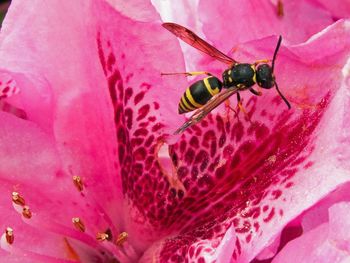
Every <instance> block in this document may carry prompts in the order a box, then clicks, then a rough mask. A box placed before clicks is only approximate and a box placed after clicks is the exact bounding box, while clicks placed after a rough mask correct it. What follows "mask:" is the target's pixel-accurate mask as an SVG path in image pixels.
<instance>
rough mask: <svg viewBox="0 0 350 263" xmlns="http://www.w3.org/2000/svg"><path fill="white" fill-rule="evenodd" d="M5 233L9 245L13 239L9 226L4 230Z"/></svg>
mask: <svg viewBox="0 0 350 263" xmlns="http://www.w3.org/2000/svg"><path fill="white" fill-rule="evenodd" d="M5 233H6V241H7V243H8V244H10V245H11V244H12V243H13V241H14V240H15V237H14V235H13V229H12V228H11V227H7V228H6V230H5Z"/></svg>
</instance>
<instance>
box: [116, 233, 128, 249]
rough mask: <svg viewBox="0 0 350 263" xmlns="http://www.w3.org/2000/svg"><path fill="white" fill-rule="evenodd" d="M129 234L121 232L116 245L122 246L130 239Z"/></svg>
mask: <svg viewBox="0 0 350 263" xmlns="http://www.w3.org/2000/svg"><path fill="white" fill-rule="evenodd" d="M128 236H129V235H128V233H126V232H121V233H120V234H119V235H118V238H117V240H116V241H115V243H116V245H117V246H122V245H123V244H124V243H125V241H126V240H127V239H128Z"/></svg>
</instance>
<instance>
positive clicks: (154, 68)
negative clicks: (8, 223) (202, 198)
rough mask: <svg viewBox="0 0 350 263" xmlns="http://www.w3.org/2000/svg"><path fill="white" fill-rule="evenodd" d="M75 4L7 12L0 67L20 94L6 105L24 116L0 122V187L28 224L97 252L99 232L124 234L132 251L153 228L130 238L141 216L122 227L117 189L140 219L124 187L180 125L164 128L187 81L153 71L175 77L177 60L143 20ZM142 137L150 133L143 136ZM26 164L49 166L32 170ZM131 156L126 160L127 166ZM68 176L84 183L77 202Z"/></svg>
mask: <svg viewBox="0 0 350 263" xmlns="http://www.w3.org/2000/svg"><path fill="white" fill-rule="evenodd" d="M83 2H84V3H80V2H79V1H78V2H74V3H73V2H69V3H68V2H65V3H62V2H59V3H58V2H57V3H55V2H53V3H50V5H48V4H47V3H43V2H42V1H32V2H31V3H30V4H29V3H27V2H26V3H24V2H20V1H18V2H17V1H13V3H12V6H11V9H10V11H9V13H8V16H7V19H6V21H5V23H4V27H3V31H2V38H1V39H2V41H1V49H0V52H1V55H2V57H3V59H2V68H4V69H5V70H6V72H8V73H9V74H10V75H11V76H12V77H13V78H14V79H15V80H16V82H17V84H18V87H19V88H20V90H21V93H20V94H18V95H16V96H13V97H14V98H13V100H12V98H11V100H12V101H8V102H9V103H11V104H10V105H11V107H18V108H19V109H21V110H23V111H24V112H25V115H26V118H25V119H26V120H27V121H21V120H19V119H18V120H16V118H15V117H14V116H12V118H15V119H14V121H13V123H12V121H8V120H7V119H8V118H10V116H7V115H6V114H5V113H2V114H5V115H4V118H7V119H6V123H8V125H10V127H7V126H6V127H5V126H2V128H3V129H4V131H3V132H4V134H5V135H6V136H7V137H3V138H4V144H5V145H6V149H10V150H11V151H10V152H3V153H2V155H3V156H6V158H7V159H6V165H4V166H3V167H2V169H3V176H4V177H2V180H4V178H8V180H9V182H8V186H9V187H11V186H12V185H14V184H15V183H17V182H18V184H19V185H20V186H21V187H20V190H21V194H23V196H24V197H25V199H26V200H29V203H30V205H31V207H32V209H33V211H34V212H35V213H36V217H34V216H33V218H32V219H30V220H29V221H27V223H29V224H31V225H33V226H35V227H41V228H43V229H44V230H45V231H49V232H53V233H56V234H58V235H61V236H68V237H70V238H72V239H76V240H80V241H81V242H83V243H84V242H85V243H86V244H88V245H89V246H91V247H90V249H91V248H94V247H99V245H98V244H96V241H95V235H96V233H97V232H98V231H105V230H106V229H108V228H110V229H111V230H112V232H113V234H115V235H114V237H115V238H116V237H117V235H118V233H119V232H121V231H124V230H127V231H128V232H129V233H130V234H129V237H130V242H131V243H132V244H133V245H134V244H135V246H136V247H139V249H140V250H141V249H144V246H146V245H147V242H149V237H148V233H151V232H152V231H153V228H152V227H149V228H147V231H146V232H143V233H140V232H133V225H134V224H135V222H133V220H135V221H137V224H138V223H139V222H140V217H141V216H137V217H135V218H133V220H132V221H130V220H129V216H130V215H131V214H132V213H131V212H128V210H126V211H124V210H123V209H124V203H123V200H122V194H123V193H122V185H121V181H123V184H124V185H123V191H124V194H125V196H127V197H128V198H129V200H130V201H131V202H130V203H131V204H133V203H134V202H135V206H136V205H138V206H139V207H136V208H135V209H134V210H137V209H140V212H141V213H146V212H147V209H143V207H142V205H141V206H140V204H141V202H139V200H140V199H142V198H144V194H141V195H140V196H137V195H135V191H134V188H133V185H134V184H135V187H136V185H137V184H143V182H137V183H136V182H135V183H134V181H136V180H137V179H138V178H139V177H141V176H140V170H139V169H138V167H139V165H143V164H144V159H142V156H143V154H144V153H145V154H146V157H145V158H146V159H148V160H149V159H151V160H152V162H153V160H155V159H156V158H155V155H156V153H155V152H154V148H155V147H156V146H157V145H158V144H159V142H161V141H163V140H164V139H165V136H163V135H162V136H160V134H164V133H165V134H166V133H167V132H166V131H167V130H169V129H170V131H173V130H174V129H175V128H176V127H177V126H178V125H179V124H180V120H178V122H173V123H169V126H168V127H165V125H164V123H165V120H169V119H170V118H171V117H172V116H174V115H175V114H176V109H177V101H175V102H174V101H173V94H175V91H176V89H175V86H178V87H179V88H180V87H183V86H185V85H186V82H185V80H183V79H180V78H178V79H177V78H173V79H172V78H166V79H164V78H161V76H160V72H162V71H165V72H169V71H173V69H174V68H176V69H182V68H183V61H182V59H181V52H179V51H178V49H176V48H174V46H176V42H175V41H173V40H170V39H169V38H168V33H167V32H165V30H164V29H163V28H162V27H161V26H160V24H159V23H144V22H143V20H147V19H148V18H149V17H148V18H147V15H145V16H144V15H141V16H140V17H138V19H140V20H142V22H138V21H135V20H132V19H130V18H129V17H125V16H124V15H125V14H130V9H128V8H126V9H123V8H122V10H121V13H122V14H121V13H118V12H116V11H115V10H114V9H113V8H112V7H111V6H110V5H109V4H106V3H104V1H94V2H91V3H88V2H87V1H83ZM144 6H148V7H150V5H143V7H144ZM21 10H22V11H21ZM23 10H26V12H23ZM146 13H147V12H145V14H146ZM150 13H152V11H151V10H150ZM123 14H124V15H123ZM130 15H132V14H130ZM63 18H64V19H63ZM29 23H30V25H31V27H30V28H27V27H26V25H28V24H29ZM115 25H118V26H115ZM125 28H127V29H128V30H127V31H126V30H125ZM178 58H180V59H178ZM169 61H172V63H169ZM181 71H183V69H182V70H181ZM176 94H177V92H176ZM159 97H162V98H166V100H160V99H159ZM41 101H42V103H40V102H41ZM111 101H112V103H113V105H112V104H111ZM111 106H113V107H111ZM42 115H44V117H42ZM15 116H17V115H16V114H15ZM113 119H114V122H113ZM11 125H13V127H12V126H11ZM27 126H28V127H27ZM12 130H15V132H12ZM148 130H150V131H152V133H150V134H148V136H145V135H144V131H147V132H148ZM10 131H11V132H10ZM137 139H141V140H142V141H143V142H145V143H144V145H143V146H139V144H140V143H139V142H138V143H137ZM42 140H43V141H44V142H43V143H41V141H42ZM116 141H117V144H116V143H115V142H116ZM135 142H136V144H135ZM28 145H29V146H30V147H29V146H28ZM41 147H42V148H41ZM31 151H32V152H31ZM47 151H49V153H50V154H48V153H47ZM124 151H126V152H124ZM18 152H19V153H21V155H19V156H17V155H16V154H17V153H18ZM37 153H39V155H38V154H37ZM40 154H42V155H43V157H42V156H41V155H40ZM28 156H35V160H37V161H40V162H43V161H46V160H47V162H48V163H46V162H44V163H42V166H40V167H37V163H35V162H34V163H30V162H29V161H28ZM131 156H134V157H135V159H133V163H130V162H129V164H128V160H130V158H131ZM140 156H141V159H140ZM147 157H148V158H147ZM42 158H43V159H42ZM11 160H13V162H11ZM19 163H21V165H18V164H19ZM154 163H155V166H156V162H155V161H154ZM34 165H35V167H34ZM34 168H36V170H35V171H34ZM39 168H40V169H42V170H43V171H41V170H40V169H39ZM148 169H150V168H148ZM73 175H79V176H81V177H82V178H83V181H84V185H85V188H84V191H83V194H80V193H79V192H78V191H77V190H76V189H75V187H74V185H73V182H72V176H73ZM120 175H121V176H120ZM155 176H159V175H155ZM144 178H147V176H144ZM121 179H122V180H121ZM37 188H39V190H38V189H37ZM33 189H36V191H33ZM9 193H11V190H9ZM39 193H40V194H39ZM39 197H40V198H39ZM43 199H44V200H45V201H46V202H43ZM134 210H132V211H134ZM120 215H123V216H120ZM73 216H80V217H82V218H83V221H84V222H85V224H86V227H87V231H86V232H87V234H80V233H79V232H77V231H76V230H75V229H74V228H73V225H72V222H71V219H72V217H73ZM124 220H128V221H127V222H123V221H124ZM129 230H130V231H129ZM156 238H158V236H157V237H156ZM143 239H146V240H147V242H144V241H143ZM94 242H95V243H94ZM108 246H109V245H108V244H106V245H105V248H107V249H108ZM77 248H78V246H77V247H75V249H76V250H78V249H77ZM99 249H103V248H99ZM114 249H116V248H114ZM113 253H114V252H113ZM82 254H84V253H82ZM85 254H87V253H85Z"/></svg>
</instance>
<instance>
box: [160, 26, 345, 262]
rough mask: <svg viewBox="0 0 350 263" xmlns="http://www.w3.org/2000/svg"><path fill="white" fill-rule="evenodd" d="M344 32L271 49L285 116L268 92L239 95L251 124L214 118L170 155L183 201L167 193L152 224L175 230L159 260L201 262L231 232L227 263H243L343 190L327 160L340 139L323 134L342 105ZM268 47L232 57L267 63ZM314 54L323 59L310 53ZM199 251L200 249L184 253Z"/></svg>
mask: <svg viewBox="0 0 350 263" xmlns="http://www.w3.org/2000/svg"><path fill="white" fill-rule="evenodd" d="M348 28H349V27H348V24H347V22H344V21H341V22H338V23H336V24H334V25H333V26H331V27H329V28H327V29H326V30H324V31H323V32H322V33H320V34H318V35H317V36H315V37H313V40H312V41H309V42H307V43H305V44H302V45H298V46H290V47H288V49H287V48H282V49H281V51H280V53H279V55H278V60H277V61H276V76H277V81H278V83H279V86H280V88H281V89H282V90H283V92H284V93H285V94H286V96H287V98H290V100H291V101H292V106H293V110H292V111H290V112H287V111H286V110H285V109H286V106H285V105H284V104H283V102H282V101H281V99H280V98H278V97H277V95H276V93H274V90H271V91H266V92H264V95H263V97H262V98H256V97H251V95H249V94H247V93H245V94H244V95H243V93H242V95H243V96H244V100H245V102H244V105H246V108H247V111H248V113H249V115H250V116H251V118H252V124H249V123H248V122H247V121H244V120H243V121H237V120H232V122H231V119H230V118H226V116H225V111H224V109H222V110H221V112H222V114H221V115H212V116H209V117H208V118H207V119H206V120H204V121H202V122H201V123H200V124H198V125H196V126H194V127H193V128H192V129H190V130H188V131H186V132H185V133H184V135H183V136H182V137H181V138H180V141H179V143H177V144H175V145H172V146H171V157H172V158H173V161H174V165H175V167H176V170H177V176H178V178H179V179H180V180H181V182H182V183H183V185H184V187H185V192H184V193H182V192H181V191H179V190H178V192H177V193H176V192H175V194H174V197H173V198H174V199H173V200H174V201H172V203H170V204H173V206H174V208H173V209H172V210H170V211H171V212H170V211H169V212H168V213H167V214H169V217H170V218H169V219H166V217H165V218H164V216H162V217H161V218H162V219H163V220H164V221H163V222H164V224H168V225H169V226H171V227H172V228H174V229H176V228H180V229H181V232H180V235H178V236H177V237H174V238H169V239H168V240H167V241H166V242H165V244H164V245H163V250H162V252H161V259H162V260H164V261H165V259H166V258H169V257H170V256H171V255H173V253H174V250H176V251H177V256H178V258H182V259H184V258H185V257H187V258H189V259H190V260H198V261H199V262H200V261H201V260H204V259H205V258H204V256H203V255H204V254H203V253H205V251H207V252H206V253H210V252H211V253H214V251H215V248H216V247H217V245H218V244H219V243H220V242H221V239H222V237H223V236H224V234H225V230H226V229H228V228H229V227H230V226H231V224H233V225H234V227H235V232H236V233H237V237H238V238H237V241H236V248H235V251H234V253H233V260H238V261H243V262H249V261H250V260H252V259H253V258H254V257H255V255H257V253H259V252H260V251H261V250H262V249H263V248H264V247H266V246H267V245H268V244H269V243H270V242H272V240H274V238H275V237H276V236H278V235H279V233H280V231H281V230H282V229H283V227H284V226H285V225H286V224H287V223H288V222H289V221H291V220H292V219H293V218H295V217H296V216H297V215H299V214H300V213H301V212H302V211H304V210H306V209H307V208H309V207H310V206H312V205H313V204H315V203H316V202H317V201H318V200H320V199H322V198H323V197H325V196H326V195H327V194H328V193H329V192H331V191H333V190H334V189H336V188H337V187H338V186H339V185H341V184H342V183H344V182H347V181H349V179H350V178H349V176H348V174H349V173H348V171H347V170H346V167H347V163H346V162H345V160H344V161H341V160H340V159H338V158H337V155H335V153H336V152H337V151H338V149H344V147H343V145H342V147H340V145H339V141H338V140H339V139H340V138H341V134H338V133H334V132H333V133H329V132H328V131H330V130H333V131H336V130H339V127H341V125H342V123H343V120H344V119H343V114H342V113H340V112H339V109H338V107H339V106H338V105H343V104H344V103H345V101H344V99H346V96H344V95H343V92H344V89H345V86H344V85H343V86H341V84H342V76H341V69H342V66H343V65H344V64H345V62H346V58H347V57H348V55H349V53H348V50H349V44H350V43H349V33H350V32H349V29H348ZM272 40H273V39H271V38H269V39H264V40H261V41H255V42H252V43H251V44H249V45H247V52H246V53H240V54H238V56H241V57H242V58H244V57H250V54H254V58H255V56H256V57H257V58H261V57H269V56H271V54H272V53H273V49H274V43H276V40H274V41H272ZM332 41H334V42H333V49H331V50H328V49H327V45H331V43H330V42H332ZM338 43H339V45H338ZM267 47H271V48H270V49H269V50H267ZM324 47H326V49H325V51H324V52H323V53H321V52H317V53H316V52H315V51H321V50H323V48H324ZM335 47H337V50H335V49H334V48H335ZM338 48H339V49H338ZM312 50H314V52H313V53H312ZM248 53H249V55H248ZM268 54H270V55H268ZM323 55H325V57H323ZM257 58H256V59H257ZM251 60H252V61H254V59H253V58H252V59H251ZM241 61H247V60H246V59H245V60H241ZM291 72H293V74H292V77H291ZM324 87H327V88H324ZM321 88H322V89H323V90H321ZM219 112H220V110H219ZM231 116H232V115H231ZM334 116H337V118H334ZM231 118H233V117H231ZM242 118H243V117H242ZM325 145H327V147H326V149H327V150H325ZM338 145H339V146H338ZM325 160H327V161H325ZM341 167H342V168H341ZM332 173H335V174H337V176H336V177H335V176H329V174H332ZM175 189H176V188H175ZM168 200H172V199H168ZM168 202H169V201H168ZM170 208H171V207H169V209H170ZM159 209H160V208H159ZM201 241H202V242H201ZM203 242H204V243H205V244H210V245H207V246H204V248H202V249H199V248H200V246H194V247H192V245H191V244H197V243H198V244H203ZM197 251H200V252H198V254H196V252H197ZM203 251H204V252H203ZM201 258H202V259H201ZM174 260H175V256H174V259H173V261H174ZM209 262H210V261H209Z"/></svg>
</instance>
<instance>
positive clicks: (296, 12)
mask: <svg viewBox="0 0 350 263" xmlns="http://www.w3.org/2000/svg"><path fill="white" fill-rule="evenodd" d="M282 2H283V6H284V15H283V17H278V15H277V6H276V4H274V3H272V1H270V0H264V1H260V0H249V1H244V0H236V1H229V0H222V1H219V2H216V3H215V5H212V4H211V3H210V2H208V1H200V4H199V11H198V13H199V16H200V19H201V21H202V22H203V31H204V32H205V34H206V36H207V37H208V38H209V39H210V40H211V41H213V43H214V44H215V46H216V47H217V48H219V49H220V50H223V51H225V52H228V51H229V50H231V49H232V48H233V49H235V50H236V49H237V47H236V46H237V45H238V44H240V43H244V42H247V41H250V40H253V39H258V38H262V37H265V36H269V35H282V36H283V38H284V39H285V41H286V42H287V43H301V42H304V41H306V40H307V39H308V38H309V37H311V36H312V35H313V34H315V33H317V32H319V31H320V30H322V29H323V28H325V27H326V26H328V25H330V24H331V23H332V22H333V20H332V17H331V14H330V13H329V12H328V11H327V10H324V9H323V8H322V7H320V6H319V5H318V4H315V3H313V2H310V1H308V0H303V1H282Z"/></svg>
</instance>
